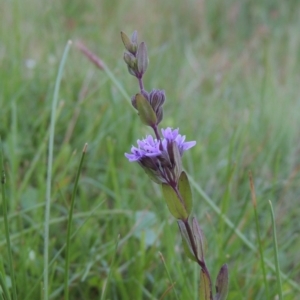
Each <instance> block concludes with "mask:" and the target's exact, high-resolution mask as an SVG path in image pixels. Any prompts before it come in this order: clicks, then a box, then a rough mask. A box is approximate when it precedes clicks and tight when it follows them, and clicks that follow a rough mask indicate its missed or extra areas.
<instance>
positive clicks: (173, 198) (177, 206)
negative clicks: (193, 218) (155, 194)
mask: <svg viewBox="0 0 300 300" xmlns="http://www.w3.org/2000/svg"><path fill="white" fill-rule="evenodd" d="M162 191H163V195H164V198H165V200H166V202H167V205H168V208H169V211H170V213H171V214H172V215H173V216H174V217H175V218H176V219H180V220H186V219H187V218H188V213H187V211H186V209H185V207H184V205H183V203H181V201H180V200H179V198H178V196H177V195H176V193H175V191H174V190H173V189H172V188H171V187H170V186H169V185H168V184H165V183H163V184H162Z"/></svg>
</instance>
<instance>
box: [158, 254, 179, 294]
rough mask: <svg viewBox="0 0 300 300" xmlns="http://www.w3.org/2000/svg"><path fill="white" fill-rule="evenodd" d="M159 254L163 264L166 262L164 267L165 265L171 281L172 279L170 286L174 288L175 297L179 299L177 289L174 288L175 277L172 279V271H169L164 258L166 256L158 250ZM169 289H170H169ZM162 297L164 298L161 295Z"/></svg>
mask: <svg viewBox="0 0 300 300" xmlns="http://www.w3.org/2000/svg"><path fill="white" fill-rule="evenodd" d="M158 254H159V256H160V259H161V261H162V262H163V264H164V267H165V270H166V273H167V276H168V278H169V281H170V283H171V287H170V288H172V290H173V291H174V294H175V299H177V300H179V298H178V295H177V292H176V289H175V288H174V286H175V282H173V279H172V277H171V275H170V272H169V270H168V267H167V265H166V262H165V258H164V256H163V255H162V253H161V252H158ZM168 291H169V289H168ZM160 299H162V297H161V298H160Z"/></svg>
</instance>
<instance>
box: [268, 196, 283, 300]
mask: <svg viewBox="0 0 300 300" xmlns="http://www.w3.org/2000/svg"><path fill="white" fill-rule="evenodd" d="M269 204H270V212H271V218H272V230H273V246H274V257H275V267H276V278H277V286H278V294H279V300H283V296H282V284H281V276H280V267H279V260H278V245H277V236H276V227H275V216H274V211H273V206H272V202H271V201H270V200H269Z"/></svg>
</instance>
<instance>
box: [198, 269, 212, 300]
mask: <svg viewBox="0 0 300 300" xmlns="http://www.w3.org/2000/svg"><path fill="white" fill-rule="evenodd" d="M211 295H212V291H211V287H210V280H209V277H208V275H207V274H206V273H205V272H204V271H203V270H202V269H201V273H200V291H199V296H200V297H199V299H200V300H211Z"/></svg>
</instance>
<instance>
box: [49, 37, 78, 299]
mask: <svg viewBox="0 0 300 300" xmlns="http://www.w3.org/2000/svg"><path fill="white" fill-rule="evenodd" d="M71 44H72V42H71V41H68V43H67V45H66V47H65V50H64V53H63V56H62V59H61V62H60V65H59V69H58V74H57V77H56V82H55V88H54V95H53V100H52V110H51V123H50V136H49V149H48V166H47V182H46V185H47V186H46V205H45V228H44V286H43V289H44V300H48V299H49V291H48V289H49V276H48V275H49V274H48V262H49V222H50V203H51V176H52V164H53V145H54V132H55V116H56V107H57V103H58V93H59V88H60V82H61V78H62V73H63V69H64V66H65V62H66V59H67V55H68V52H69V49H70V46H71Z"/></svg>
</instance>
